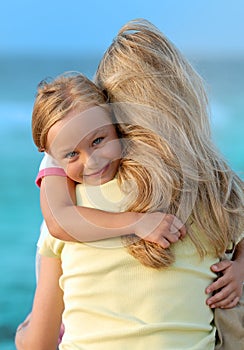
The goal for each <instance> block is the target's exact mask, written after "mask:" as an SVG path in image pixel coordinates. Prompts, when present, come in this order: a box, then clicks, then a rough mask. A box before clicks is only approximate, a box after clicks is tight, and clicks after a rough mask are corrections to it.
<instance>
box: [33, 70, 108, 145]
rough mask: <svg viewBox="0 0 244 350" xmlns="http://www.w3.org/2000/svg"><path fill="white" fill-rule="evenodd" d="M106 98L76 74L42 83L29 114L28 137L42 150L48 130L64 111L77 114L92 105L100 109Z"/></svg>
mask: <svg viewBox="0 0 244 350" xmlns="http://www.w3.org/2000/svg"><path fill="white" fill-rule="evenodd" d="M105 102H106V97H105V96H104V94H103V93H102V91H101V90H100V89H99V88H98V87H97V86H96V85H95V84H94V83H93V82H92V81H90V80H89V79H88V78H86V77H85V76H84V75H82V74H80V73H71V72H70V73H66V74H63V75H61V76H59V77H57V78H56V79H54V80H52V81H51V82H48V81H42V82H41V83H40V84H39V86H38V89H37V96H36V99H35V103H34V108H33V113H32V136H33V140H34V142H35V144H36V146H37V147H38V149H39V150H40V151H44V150H46V142H47V134H48V131H49V129H50V128H51V127H52V126H53V125H54V124H55V123H56V122H57V121H59V120H61V119H63V118H64V117H65V116H66V115H67V113H68V112H70V111H71V110H73V109H78V110H79V111H80V112H82V111H84V110H85V109H87V108H89V107H93V106H101V105H102V106H104V104H105Z"/></svg>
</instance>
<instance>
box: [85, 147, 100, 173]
mask: <svg viewBox="0 0 244 350" xmlns="http://www.w3.org/2000/svg"><path fill="white" fill-rule="evenodd" d="M82 163H83V165H84V167H86V168H91V169H93V168H96V167H97V165H98V157H97V152H96V151H93V152H85V153H83V154H82Z"/></svg>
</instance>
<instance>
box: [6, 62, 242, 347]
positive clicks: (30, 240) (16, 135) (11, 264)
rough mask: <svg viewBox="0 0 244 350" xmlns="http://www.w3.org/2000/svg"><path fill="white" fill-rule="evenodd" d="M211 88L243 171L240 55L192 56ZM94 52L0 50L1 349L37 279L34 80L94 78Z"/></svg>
mask: <svg viewBox="0 0 244 350" xmlns="http://www.w3.org/2000/svg"><path fill="white" fill-rule="evenodd" d="M191 61H192V63H193V65H194V66H195V67H196V69H197V70H198V71H199V72H200V74H201V75H202V76H203V77H204V79H205V81H206V83H207V88H208V92H209V96H210V106H211V110H212V130H213V137H214V139H215V141H216V144H217V146H218V148H219V149H220V150H221V152H222V153H223V154H224V155H225V158H226V159H227V161H228V162H229V164H230V165H231V166H232V167H233V168H234V169H235V171H237V172H238V173H239V175H240V176H241V177H242V178H244V141H243V140H244V138H243V135H244V79H243V77H244V58H232V59H230V58H228V59H224V58H223V59H216V58H215V59H206V58H205V59H199V58H198V59H196V58H192V59H191ZM98 62H99V57H98V56H97V55H89V56H86V57H85V58H84V57H83V58H82V57H77V55H76V56H75V57H72V56H68V55H67V56H66V57H63V56H61V57H58V56H57V57H45V58H44V57H43V58H42V57H30V56H26V57H24V56H20V57H17V56H5V57H4V56H2V57H1V58H0V77H1V78H0V79H1V84H0V144H1V149H2V154H1V162H2V167H1V172H0V177H1V181H0V186H1V202H0V217H1V220H0V232H1V244H0V256H1V259H0V273H1V276H0V278H1V281H0V283H1V285H0V286H1V288H0V350H14V349H15V346H14V342H13V338H14V333H15V329H16V327H17V325H18V324H19V323H20V322H21V321H22V320H23V319H24V317H25V316H26V315H27V313H28V312H29V311H30V307H31V303H32V297H33V292H34V287H35V267H34V265H35V262H34V259H35V244H36V241H37V238H38V235H39V225H40V223H41V214H40V209H39V190H38V188H37V187H36V186H35V184H34V179H35V176H36V173H37V170H38V166H39V162H40V159H41V155H40V154H39V153H38V152H37V151H36V148H35V146H34V144H33V142H32V139H31V127H30V120H31V112H32V105H33V101H34V96H35V91H36V86H37V84H38V83H39V82H40V81H41V80H42V79H44V78H46V77H55V76H56V75H58V74H60V73H62V72H64V71H70V70H72V71H80V72H83V73H84V74H86V75H88V76H89V77H90V78H92V76H93V73H94V72H95V70H96V67H97V64H98Z"/></svg>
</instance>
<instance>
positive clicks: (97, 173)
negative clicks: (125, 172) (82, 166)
mask: <svg viewBox="0 0 244 350" xmlns="http://www.w3.org/2000/svg"><path fill="white" fill-rule="evenodd" d="M109 166H110V163H108V164H107V165H105V166H104V167H103V168H102V169H101V170H99V171H96V172H95V173H91V174H83V177H84V178H88V177H97V176H101V175H102V174H103V173H105V172H106V171H107V169H108V168H109Z"/></svg>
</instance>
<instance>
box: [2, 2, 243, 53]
mask: <svg viewBox="0 0 244 350" xmlns="http://www.w3.org/2000/svg"><path fill="white" fill-rule="evenodd" d="M138 17H144V18H147V19H148V20H150V21H151V22H153V23H154V24H156V25H157V26H158V27H159V28H160V29H161V30H162V31H163V32H164V33H165V34H166V35H167V36H168V37H169V38H170V39H171V40H172V41H173V42H174V43H175V44H176V45H177V46H178V47H179V48H180V49H181V50H183V51H184V52H186V53H196V54H197V53H198V54H200V55H203V54H209V53H212V54H215V55H216V54H218V55H224V54H227V55H229V56H232V55H236V54H242V55H243V56H244V39H243V33H244V1H243V0H232V1H230V0H198V1H197V0H151V1H150V0H147V1H145V0H141V1H139V0H132V1H131V0H124V1H116V0H106V1H99V0H97V1H92V0H91V1H89V0H86V1H83V0H68V1H67V0H65V1H62V0H42V1H33V0H8V1H7V0H6V1H2V2H1V4H0V50H1V52H2V53H18V52H22V53H23V52H26V53H33V52H36V53H38V54H40V53H42V54H44V55H45V54H49V53H52V52H56V53H59V52H60V53H64V52H66V53H68V52H70V51H71V52H79V53H82V52H86V51H97V52H103V51H104V50H105V49H106V48H107V47H108V45H109V44H110V42H111V40H112V38H113V37H114V36H115V35H116V32H117V30H118V29H119V28H120V27H121V26H122V25H123V24H124V23H125V22H127V21H128V20H130V19H133V18H138Z"/></svg>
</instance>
